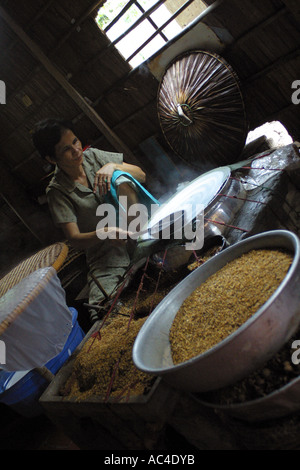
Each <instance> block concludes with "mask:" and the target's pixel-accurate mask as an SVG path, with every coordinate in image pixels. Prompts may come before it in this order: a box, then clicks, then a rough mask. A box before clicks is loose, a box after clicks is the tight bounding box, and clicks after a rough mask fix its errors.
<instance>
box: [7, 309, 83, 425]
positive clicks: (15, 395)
mask: <svg viewBox="0 0 300 470" xmlns="http://www.w3.org/2000/svg"><path fill="white" fill-rule="evenodd" d="M69 308H70V311H71V313H72V331H71V333H70V335H69V337H68V339H67V341H66V344H65V346H64V348H63V350H62V351H61V352H60V353H59V354H58V355H57V356H56V357H54V358H53V359H51V360H50V361H49V362H47V364H45V366H46V367H47V369H49V370H50V372H52V374H56V373H57V371H58V370H59V369H60V368H61V367H62V365H63V364H64V363H65V362H66V360H67V359H68V358H69V357H70V356H71V354H72V353H73V351H74V350H75V349H76V347H77V346H78V345H79V343H80V342H81V341H82V339H83V338H84V336H85V334H84V332H83V331H82V329H81V328H80V326H79V324H78V321H77V316H78V312H77V310H75V309H74V308H72V307H69ZM48 385H49V382H48V381H47V380H46V379H44V378H43V377H42V376H41V375H40V374H39V373H38V372H36V371H35V370H31V371H22V372H6V371H4V370H1V371H0V402H2V403H5V404H6V405H8V406H10V407H11V408H12V409H14V410H15V411H16V412H17V413H19V414H21V415H23V416H25V417H28V418H30V417H34V416H38V415H40V414H41V413H42V412H43V409H42V407H41V405H40V404H39V398H40V396H41V395H42V393H43V392H44V390H46V388H47V386H48Z"/></svg>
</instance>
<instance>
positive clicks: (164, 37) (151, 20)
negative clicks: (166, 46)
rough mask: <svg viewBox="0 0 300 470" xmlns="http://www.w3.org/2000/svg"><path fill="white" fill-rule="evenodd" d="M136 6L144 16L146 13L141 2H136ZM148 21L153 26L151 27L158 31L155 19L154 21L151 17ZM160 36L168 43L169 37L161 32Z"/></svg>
mask: <svg viewBox="0 0 300 470" xmlns="http://www.w3.org/2000/svg"><path fill="white" fill-rule="evenodd" d="M135 5H136V6H137V8H138V9H139V10H140V11H141V12H142V14H144V13H145V10H144V8H143V7H142V6H141V5H140V4H139V2H137V1H136V2H135ZM148 21H149V23H150V24H151V26H153V28H154V29H156V30H157V29H158V26H157V24H156V23H155V22H154V21H153V19H152V18H151V17H150V18H148ZM160 36H161V37H162V38H163V40H164V41H165V42H168V38H167V36H166V35H165V34H164V33H163V32H162V31H161V32H160Z"/></svg>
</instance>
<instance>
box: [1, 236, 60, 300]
mask: <svg viewBox="0 0 300 470" xmlns="http://www.w3.org/2000/svg"><path fill="white" fill-rule="evenodd" d="M67 255H68V247H67V245H66V244H65V243H63V242H58V243H55V244H53V245H50V246H48V247H46V248H44V249H42V250H40V251H38V252H37V253H35V254H34V255H32V256H31V257H29V258H28V259H26V260H24V261H22V262H21V263H19V264H18V265H17V266H16V267H15V268H13V269H12V270H11V271H10V272H9V273H8V274H6V275H5V276H4V277H3V278H2V279H1V280H0V297H2V296H3V295H4V294H5V293H6V292H7V291H8V290H9V289H11V288H12V287H14V286H15V285H16V284H18V283H19V282H20V281H21V280H22V279H24V278H25V277H27V276H28V275H29V274H31V273H32V272H34V271H36V270H37V269H40V268H48V267H53V268H54V269H55V270H56V271H57V270H59V268H60V267H61V266H62V264H63V263H64V261H65V259H66V257H67Z"/></svg>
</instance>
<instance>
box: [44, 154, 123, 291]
mask: <svg viewBox="0 0 300 470" xmlns="http://www.w3.org/2000/svg"><path fill="white" fill-rule="evenodd" d="M109 162H114V163H122V162H123V156H122V154H119V153H111V152H105V151H102V150H99V149H94V148H89V149H88V150H86V151H85V152H84V154H83V163H82V164H83V168H84V171H85V173H86V176H87V179H88V181H89V184H90V188H87V187H85V186H83V185H82V184H80V183H77V182H74V181H72V180H71V179H70V178H69V177H68V175H67V174H65V173H64V172H63V171H62V170H60V169H59V168H58V167H56V169H55V173H54V176H53V178H52V180H51V181H50V183H49V185H48V187H47V189H46V195H47V200H48V204H49V209H50V212H51V215H52V218H53V221H54V223H55V225H59V224H61V223H67V222H75V223H77V225H78V228H79V230H80V232H81V233H86V232H92V231H94V230H96V227H97V224H98V222H99V221H100V218H99V216H97V215H96V210H97V207H98V206H99V204H102V203H103V202H104V198H103V196H100V195H99V193H98V192H97V193H94V192H93V186H94V176H95V173H96V172H97V171H98V170H99V169H100V168H101V167H102V166H103V165H105V164H106V163H109ZM86 256H87V262H88V265H89V267H90V269H91V270H92V271H94V272H96V271H97V277H99V269H100V272H101V276H103V279H104V280H103V282H104V283H105V278H106V277H107V278H108V277H109V273H110V272H111V271H112V270H113V269H115V268H121V271H122V270H124V269H126V267H127V266H128V265H129V261H130V260H129V256H128V253H127V250H126V247H125V246H124V245H121V244H116V243H114V242H113V241H111V240H109V239H105V240H99V243H97V244H96V245H95V246H93V247H91V248H88V249H86ZM106 288H107V289H108V290H110V287H109V285H107V286H106Z"/></svg>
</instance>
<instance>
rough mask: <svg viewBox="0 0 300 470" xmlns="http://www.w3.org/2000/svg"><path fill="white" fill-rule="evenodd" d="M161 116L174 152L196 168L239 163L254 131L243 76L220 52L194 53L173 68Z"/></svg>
mask: <svg viewBox="0 0 300 470" xmlns="http://www.w3.org/2000/svg"><path fill="white" fill-rule="evenodd" d="M158 115H159V121H160V125H161V129H162V132H163V134H164V137H165V139H166V141H167V142H168V144H169V145H170V147H171V148H172V149H173V151H174V152H175V153H176V154H177V155H178V156H179V157H180V158H181V159H182V160H184V161H185V163H187V164H189V165H190V166H192V167H193V168H196V169H201V170H203V169H205V170H207V169H210V168H213V167H215V166H222V165H228V164H231V163H234V162H235V161H237V159H238V157H239V155H240V153H241V151H242V149H243V147H244V145H245V140H246V137H247V132H248V124H247V120H246V112H245V105H244V100H243V96H242V92H241V88H240V83H239V79H238V77H237V75H236V73H235V72H234V71H233V69H232V67H231V66H230V65H229V64H228V63H227V62H226V61H225V60H224V59H223V58H222V57H220V56H218V55H217V54H213V53H209V52H204V51H193V52H186V53H184V54H182V55H180V56H178V57H177V58H176V59H175V60H174V61H173V62H171V64H170V65H169V66H168V68H167V70H166V72H165V74H164V75H163V77H162V80H161V83H160V87H159V92H158Z"/></svg>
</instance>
